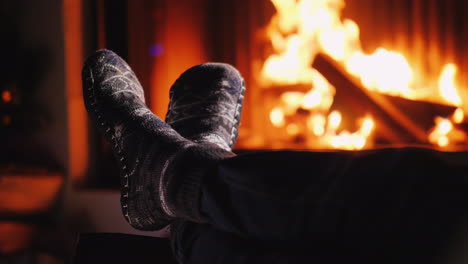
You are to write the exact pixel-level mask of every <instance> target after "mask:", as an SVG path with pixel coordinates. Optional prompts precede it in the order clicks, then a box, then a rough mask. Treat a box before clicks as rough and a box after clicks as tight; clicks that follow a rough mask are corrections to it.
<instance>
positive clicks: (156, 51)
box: [149, 44, 164, 57]
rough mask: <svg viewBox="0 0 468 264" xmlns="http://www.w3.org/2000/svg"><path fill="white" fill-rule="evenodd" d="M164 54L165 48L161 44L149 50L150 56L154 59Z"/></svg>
mask: <svg viewBox="0 0 468 264" xmlns="http://www.w3.org/2000/svg"><path fill="white" fill-rule="evenodd" d="M163 53H164V46H163V45H161V44H154V45H153V46H151V47H150V49H149V54H150V56H152V57H159V56H161V55H162V54H163Z"/></svg>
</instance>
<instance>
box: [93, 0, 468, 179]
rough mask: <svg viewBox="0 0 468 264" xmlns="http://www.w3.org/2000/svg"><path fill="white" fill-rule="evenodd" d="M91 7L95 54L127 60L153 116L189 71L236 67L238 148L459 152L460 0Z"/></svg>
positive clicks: (467, 28) (466, 79)
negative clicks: (106, 52) (240, 98)
mask: <svg viewBox="0 0 468 264" xmlns="http://www.w3.org/2000/svg"><path fill="white" fill-rule="evenodd" d="M97 3H100V4H98V5H97V7H96V8H95V9H96V12H97V17H96V23H97V26H96V31H97V33H98V34H97V35H98V36H97V37H96V42H97V44H98V45H97V46H98V47H96V48H104V47H107V48H110V49H113V50H115V51H116V52H117V53H119V54H121V55H123V57H124V58H125V59H127V60H128V61H129V63H130V65H131V66H132V68H133V69H134V71H135V72H136V74H137V75H138V77H139V78H140V81H141V83H142V85H143V86H144V88H145V92H146V94H147V102H148V104H149V105H150V107H151V109H152V110H153V111H154V112H155V113H156V114H157V115H158V116H160V117H164V116H165V114H166V111H167V105H168V100H169V99H168V93H169V88H170V85H171V84H172V83H173V82H174V81H175V79H176V78H177V77H178V76H179V75H180V74H181V73H182V72H183V71H184V70H185V69H187V68H188V67H190V66H192V65H195V64H198V63H203V62H206V61H222V62H227V63H230V64H233V65H234V66H235V67H237V68H238V69H239V70H240V72H241V73H242V74H243V76H244V77H245V80H246V83H247V92H246V96H245V103H244V111H243V115H242V120H241V126H240V135H239V139H238V142H237V143H236V145H235V149H237V150H238V151H241V150H256V149H279V148H288V149H320V150H323V149H331V150H333V149H335V150H337V149H345V150H359V149H369V148H381V147H400V146H419V147H429V148H436V149H441V150H445V151H452V150H459V149H466V145H465V142H466V131H468V130H467V127H468V126H467V125H466V124H467V123H468V122H466V120H465V114H466V113H467V109H466V108H467V103H466V101H467V99H468V90H467V87H466V86H467V84H468V74H467V73H466V69H467V68H468V49H465V48H464V45H465V43H468V18H466V16H464V10H467V9H468V2H466V1H464V0H445V1H438V0H410V1H408V0H387V1H380V0H353V1H351V0H257V1H238V0H223V1H219V0H190V1H170V0H142V1H123V0H118V1H105V0H100V1H97ZM116 5H117V6H120V7H119V8H116V7H115V6H116ZM112 6H114V7H112ZM117 11H118V12H117ZM123 18H124V19H123ZM124 28H126V29H125V30H122V29H124ZM123 40H125V41H123ZM442 88H443V89H442ZM101 152H105V153H108V150H107V149H106V148H103V150H101ZM99 153H100V152H99ZM107 156H110V154H108V155H107ZM96 160H98V159H96ZM99 164H102V162H99ZM91 167H92V165H91ZM97 175H99V173H97Z"/></svg>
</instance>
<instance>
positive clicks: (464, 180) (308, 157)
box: [174, 148, 468, 263]
mask: <svg viewBox="0 0 468 264" xmlns="http://www.w3.org/2000/svg"><path fill="white" fill-rule="evenodd" d="M467 176H468V155H466V154H465V153H441V152H436V151H433V150H427V149H415V148H406V149H381V150H375V151H362V152H320V153H319V152H292V151H280V152H266V153H257V154H249V155H242V156H237V157H235V158H231V159H229V160H225V161H223V162H222V163H221V164H219V167H218V170H217V172H216V173H214V174H212V175H209V176H208V177H207V178H206V181H205V182H204V185H203V197H202V201H201V210H202V212H203V214H204V215H205V216H206V218H207V219H208V224H203V225H202V224H195V223H187V222H185V223H179V224H176V226H175V228H174V231H175V235H174V243H175V247H176V254H177V255H178V257H179V260H181V262H182V263H216V261H218V263H294V261H293V260H294V259H295V258H300V259H301V260H302V258H305V259H307V260H308V261H307V262H308V263H309V262H310V263H312V262H319V263H340V262H342V261H350V260H356V261H360V262H368V263H371V262H374V261H378V263H428V262H429V263H442V262H438V261H441V260H445V259H446V258H448V256H452V255H454V254H456V253H454V251H456V248H455V245H458V244H459V243H458V242H459V240H462V239H463V221H464V220H465V219H464V218H465V215H466V214H467V212H468V177H467ZM262 256H263V257H262ZM268 257H272V259H271V261H270V262H269V261H268V260H266V261H263V260H265V258H268ZM258 258H260V259H262V260H260V259H258ZM223 259H224V260H223ZM283 259H284V262H282V260H283ZM300 259H297V260H298V261H300ZM227 260H230V261H231V262H229V261H227Z"/></svg>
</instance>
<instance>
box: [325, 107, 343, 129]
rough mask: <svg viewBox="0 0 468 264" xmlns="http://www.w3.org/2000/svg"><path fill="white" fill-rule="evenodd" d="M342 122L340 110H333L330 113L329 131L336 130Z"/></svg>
mask: <svg viewBox="0 0 468 264" xmlns="http://www.w3.org/2000/svg"><path fill="white" fill-rule="evenodd" d="M340 124H341V113H340V112H339V111H332V112H331V113H330V115H328V126H327V130H328V131H336V130H337V129H338V127H339V126H340Z"/></svg>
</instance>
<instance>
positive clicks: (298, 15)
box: [261, 0, 464, 149]
mask: <svg viewBox="0 0 468 264" xmlns="http://www.w3.org/2000/svg"><path fill="white" fill-rule="evenodd" d="M271 2H272V3H273V5H274V7H275V9H276V10H277V13H276V14H275V15H274V17H273V18H272V20H271V22H270V24H269V26H268V28H267V34H268V37H269V39H270V40H271V44H272V47H273V49H274V54H272V55H271V56H269V57H268V58H267V59H266V60H265V62H264V65H263V68H262V71H261V79H262V81H263V83H264V84H288V85H290V84H310V86H311V88H310V91H308V92H306V93H298V92H295V93H289V92H287V93H285V94H284V95H283V96H282V100H281V101H282V105H281V106H278V107H275V108H274V109H273V110H272V111H271V113H270V120H271V122H272V124H273V125H274V126H276V127H285V126H286V127H287V129H288V131H293V132H295V131H296V129H292V128H288V126H289V124H287V123H286V119H285V116H289V115H293V114H294V113H296V112H297V110H298V109H299V108H302V109H305V110H307V111H310V115H309V117H308V118H307V119H306V123H307V124H306V127H307V129H308V130H309V131H310V132H311V133H312V134H313V135H314V136H316V137H320V140H321V141H322V142H325V143H324V144H325V145H327V146H329V147H333V148H342V149H360V148H362V147H364V146H365V145H366V144H367V138H368V137H369V136H370V135H371V133H372V131H373V130H374V128H375V126H376V124H375V122H374V121H373V120H372V118H370V117H367V118H365V119H364V122H363V124H362V126H361V128H360V130H358V131H356V132H354V133H351V132H348V131H346V130H344V131H341V132H340V133H338V134H337V133H336V131H337V130H338V127H339V126H340V124H341V120H342V116H341V113H339V112H336V111H333V112H331V113H330V114H328V116H327V113H328V111H330V108H331V106H332V104H333V97H334V95H335V88H334V87H333V86H332V85H331V84H329V83H328V81H327V80H326V79H325V78H324V77H323V76H322V75H321V74H320V73H319V72H318V71H316V70H315V69H314V68H312V66H311V65H312V63H313V61H314V59H315V56H316V55H317V54H318V53H325V54H327V55H328V56H330V57H331V58H333V59H334V60H336V61H338V62H340V63H342V64H343V65H344V67H345V69H346V70H347V71H348V72H349V73H350V74H351V75H353V76H355V77H356V78H357V79H359V80H360V81H361V83H362V85H363V87H365V88H366V89H369V90H371V91H376V92H380V93H385V94H389V95H393V96H401V97H404V98H407V99H411V100H430V101H437V102H441V103H445V104H450V105H453V106H461V105H462V104H463V102H462V99H461V97H460V95H459V94H458V87H457V86H456V84H455V75H456V72H457V67H456V65H454V64H447V65H445V66H444V67H443V70H442V72H441V75H440V77H439V82H438V84H437V85H432V84H420V83H416V81H415V78H414V72H419V71H415V70H414V69H413V68H412V67H411V64H410V63H409V62H408V60H407V59H406V58H405V57H404V56H403V55H402V54H401V53H398V52H395V51H391V50H387V49H384V48H378V49H376V50H375V51H374V52H373V53H371V54H365V53H364V52H363V50H362V48H361V43H360V40H359V35H360V29H359V26H358V25H357V24H356V22H354V21H352V20H350V19H342V18H341V11H342V9H343V8H344V6H345V1H344V0H271ZM433 86H435V87H438V91H437V92H434V93H431V92H427V90H426V91H423V90H424V89H423V90H422V89H421V88H422V87H433ZM431 94H439V95H440V96H438V97H437V96H436V97H437V98H428V96H429V95H431ZM441 98H442V99H443V101H441ZM457 111H458V112H457ZM457 111H456V112H455V113H454V115H453V117H452V119H453V122H454V123H460V122H462V121H463V119H464V113H463V110H461V109H460V110H457ZM326 116H327V117H326ZM437 120H438V121H437V122H436V125H435V128H434V129H432V132H430V133H429V135H428V137H429V141H430V142H431V143H433V144H436V145H439V146H447V145H448V144H450V142H451V140H450V138H449V137H448V136H447V135H448V133H449V132H450V131H447V130H450V129H448V128H449V125H448V124H452V123H451V122H452V121H450V120H448V119H447V120H448V121H443V120H442V121H441V119H437ZM447 122H450V123H447ZM288 133H289V132H288ZM297 133H299V131H297ZM290 134H291V133H290Z"/></svg>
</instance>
